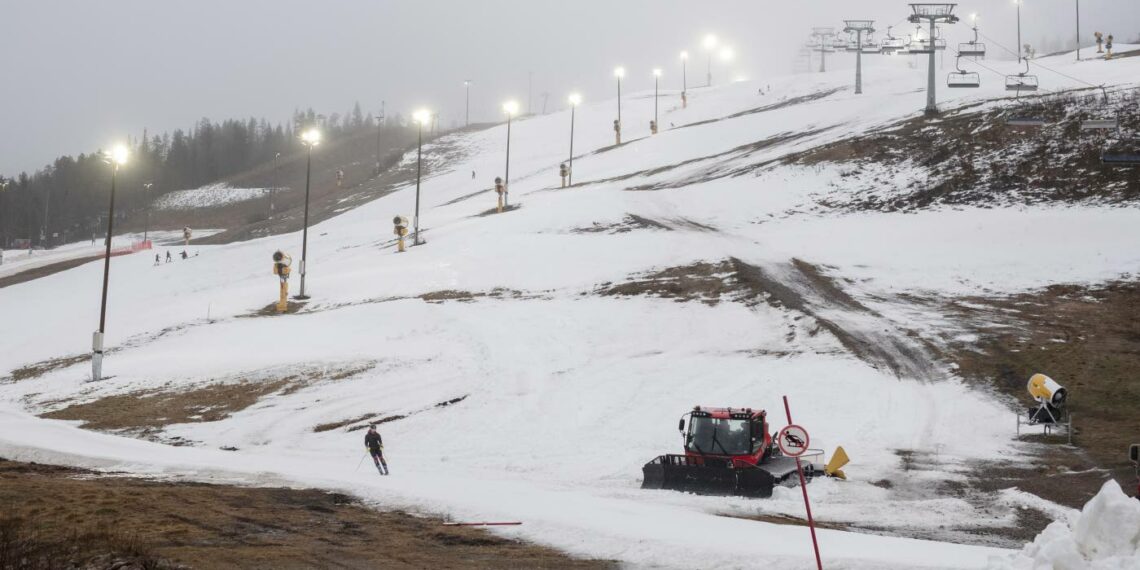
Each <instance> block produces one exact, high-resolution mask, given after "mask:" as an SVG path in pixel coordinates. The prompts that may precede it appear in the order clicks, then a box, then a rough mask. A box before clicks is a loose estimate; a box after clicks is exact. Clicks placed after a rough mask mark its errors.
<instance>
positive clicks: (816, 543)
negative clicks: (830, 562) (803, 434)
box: [784, 396, 823, 570]
mask: <svg viewBox="0 0 1140 570" xmlns="http://www.w3.org/2000/svg"><path fill="white" fill-rule="evenodd" d="M784 413H785V414H787V415H788V425H792V408H791V407H789V406H788V397H787V396H784ZM796 473H799V475H800V490H802V491H803V492H804V507H805V508H807V519H808V528H809V529H811V545H812V548H814V549H815V567H816V568H817V570H823V561H822V560H820V558H819V541H818V540H817V539H816V538H815V519H813V518H812V517H811V502H809V501H808V494H807V481H806V480H804V468H803V466H802V465H800V458H799V457H796Z"/></svg>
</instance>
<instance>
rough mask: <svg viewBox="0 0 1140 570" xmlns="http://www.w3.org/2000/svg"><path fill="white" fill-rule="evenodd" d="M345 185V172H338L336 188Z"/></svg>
mask: <svg viewBox="0 0 1140 570" xmlns="http://www.w3.org/2000/svg"><path fill="white" fill-rule="evenodd" d="M343 183H344V171H343V170H337V171H336V187H337V188H340V186H341V184H343Z"/></svg>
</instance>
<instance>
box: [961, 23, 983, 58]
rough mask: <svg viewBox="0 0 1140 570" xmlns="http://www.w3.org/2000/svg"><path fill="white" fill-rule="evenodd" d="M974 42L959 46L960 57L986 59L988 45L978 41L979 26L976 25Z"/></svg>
mask: <svg viewBox="0 0 1140 570" xmlns="http://www.w3.org/2000/svg"><path fill="white" fill-rule="evenodd" d="M973 30H974V40H973V41H970V42H966V43H962V44H958V55H960V56H965V57H986V44H984V43H982V42H979V41H978V24H977V23H975V24H974V28H973Z"/></svg>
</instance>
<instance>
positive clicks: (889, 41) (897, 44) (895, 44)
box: [879, 26, 907, 53]
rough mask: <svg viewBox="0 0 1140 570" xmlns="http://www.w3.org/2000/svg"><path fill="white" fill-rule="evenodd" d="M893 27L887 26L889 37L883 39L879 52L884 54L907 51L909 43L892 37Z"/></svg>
mask: <svg viewBox="0 0 1140 570" xmlns="http://www.w3.org/2000/svg"><path fill="white" fill-rule="evenodd" d="M893 27H894V26H887V37H885V38H883V42H882V44H881V45H880V46H879V51H880V52H882V53H896V52H899V51H905V50H906V44H907V41H906V40H904V39H902V38H896V37H894V36H893V35H891V28H893Z"/></svg>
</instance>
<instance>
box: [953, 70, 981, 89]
mask: <svg viewBox="0 0 1140 570" xmlns="http://www.w3.org/2000/svg"><path fill="white" fill-rule="evenodd" d="M946 86H947V87H951V88H977V87H981V86H982V76H981V75H980V74H978V73H973V72H968V71H955V72H952V73H950V75H948V76H946Z"/></svg>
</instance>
